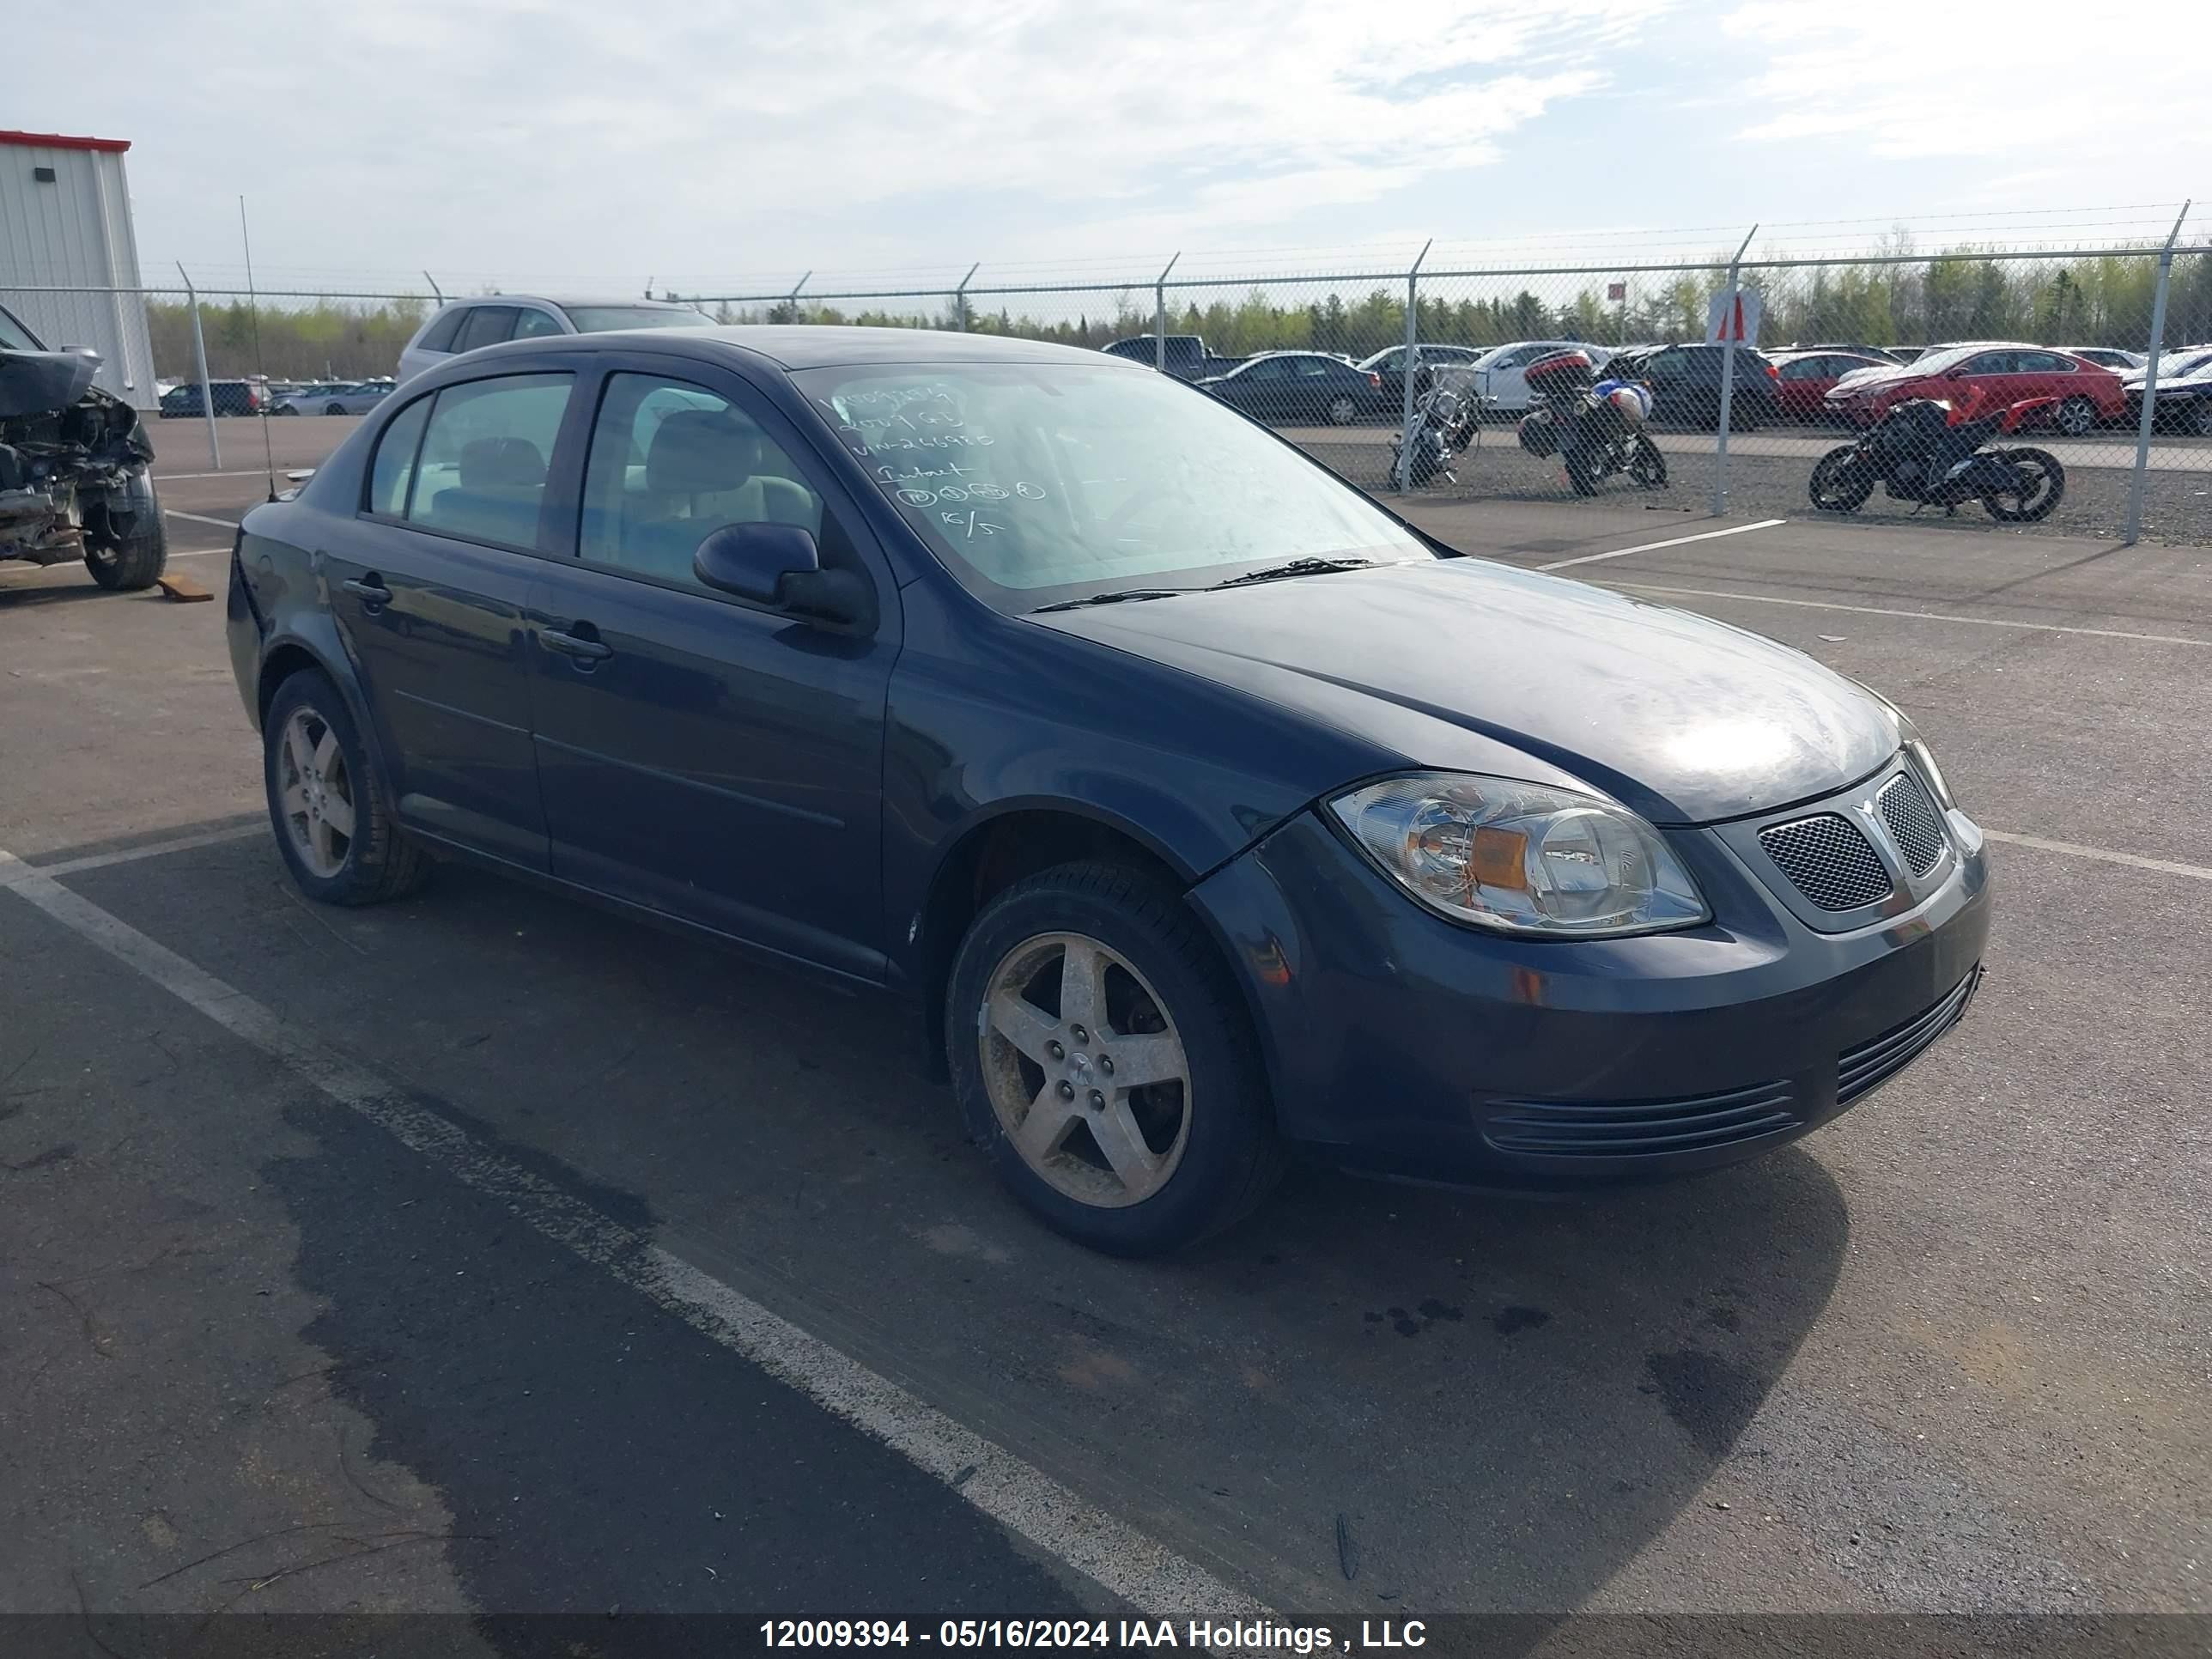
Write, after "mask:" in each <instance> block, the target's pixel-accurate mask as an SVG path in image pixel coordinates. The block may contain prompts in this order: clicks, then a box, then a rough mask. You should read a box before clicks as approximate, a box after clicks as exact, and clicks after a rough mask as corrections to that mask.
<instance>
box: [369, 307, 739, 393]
mask: <svg viewBox="0 0 2212 1659" xmlns="http://www.w3.org/2000/svg"><path fill="white" fill-rule="evenodd" d="M707 326H708V319H707V318H705V317H703V316H702V315H700V313H698V312H696V311H694V310H693V309H692V308H691V307H690V306H680V305H678V304H676V303H674V302H673V301H667V300H637V299H568V300H549V299H547V298H545V297H544V296H543V295H535V294H495V295H484V296H483V297H481V298H477V299H471V300H454V301H450V302H448V303H447V304H446V305H444V306H441V307H439V309H438V311H437V313H435V315H434V316H432V318H431V319H430V320H429V321H428V322H427V323H425V324H423V325H422V327H421V328H420V329H418V330H416V334H415V337H414V338H413V339H411V340H410V341H409V342H408V343H407V345H406V349H404V350H403V351H402V352H401V353H400V354H399V378H400V379H401V380H409V379H411V378H412V377H413V376H415V375H417V374H421V373H422V371H423V370H424V369H426V368H435V367H436V366H437V365H438V364H440V363H442V362H445V361H446V359H447V358H448V357H451V356H454V355H455V354H457V353H459V352H463V351H474V350H475V349H477V347H478V346H488V345H497V344H498V343H500V342H501V341H502V340H529V339H535V338H537V337H540V336H542V335H547V334H604V333H609V332H611V331H614V330H616V329H625V328H705V327H707Z"/></svg>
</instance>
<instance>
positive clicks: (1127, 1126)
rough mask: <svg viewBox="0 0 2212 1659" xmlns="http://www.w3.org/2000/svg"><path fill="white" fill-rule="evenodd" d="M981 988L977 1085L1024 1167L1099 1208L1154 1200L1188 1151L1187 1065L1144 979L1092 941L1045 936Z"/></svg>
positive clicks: (1013, 955)
mask: <svg viewBox="0 0 2212 1659" xmlns="http://www.w3.org/2000/svg"><path fill="white" fill-rule="evenodd" d="M988 983H989V989H988V991H987V994H986V995H985V998H984V1002H983V1006H982V1008H981V1011H980V1018H978V1020H977V1023H976V1025H977V1036H978V1040H979V1043H980V1047H981V1059H982V1075H983V1084H984V1087H985V1089H986V1091H987V1093H988V1094H989V1097H990V1101H991V1109H992V1110H993V1112H994V1114H995V1115H997V1117H998V1120H999V1126H1000V1128H1001V1129H1002V1130H1004V1131H1005V1133H1006V1138H1007V1139H1008V1140H1009V1141H1011V1142H1012V1145H1013V1147H1014V1150H1015V1151H1016V1152H1018V1154H1019V1155H1020V1157H1021V1158H1022V1161H1023V1162H1024V1164H1027V1165H1028V1166H1029V1167H1030V1170H1032V1171H1034V1172H1035V1173H1036V1175H1037V1176H1038V1177H1039V1178H1040V1179H1042V1180H1043V1181H1044V1182H1047V1183H1048V1185H1049V1186H1051V1187H1052V1188H1053V1189H1054V1191H1056V1192H1059V1193H1060V1194H1064V1195H1065V1196H1066V1197H1068V1198H1071V1199H1073V1200H1075V1201H1076V1202H1078V1203H1079V1204H1085V1205H1090V1206H1095V1207H1097V1208H1101V1209H1119V1208H1122V1207H1125V1206H1129V1205H1132V1204H1139V1203H1142V1202H1143V1201H1144V1200H1146V1199H1147V1198H1150V1197H1151V1196H1152V1194H1155V1193H1157V1192H1158V1191H1159V1190H1160V1188H1163V1187H1164V1186H1165V1185H1166V1184H1167V1182H1168V1181H1169V1178H1170V1176H1173V1175H1174V1174H1175V1172H1176V1166H1177V1165H1178V1164H1181V1162H1182V1155H1183V1150H1184V1148H1185V1147H1186V1146H1188V1144H1189V1139H1190V1113H1191V1087H1190V1060H1189V1058H1188V1055H1187V1054H1186V1053H1185V1052H1184V1048H1183V1043H1182V1036H1181V1035H1180V1033H1178V1032H1177V1030H1176V1025H1175V1022H1174V1020H1173V1019H1172V1018H1170V1015H1169V1013H1168V1011H1167V1009H1166V1006H1164V1004H1163V1003H1162V1002H1161V1000H1160V999H1159V997H1158V994H1156V993H1155V992H1154V991H1153V990H1152V987H1151V986H1150V985H1148V984H1147V983H1146V981H1145V978H1144V976H1143V975H1141V974H1139V972H1138V971H1137V970H1136V969H1135V968H1134V967H1133V965H1132V964H1131V963H1130V962H1129V961H1128V959H1127V957H1123V956H1122V955H1121V953H1120V952H1118V951H1115V950H1114V949H1113V948H1112V947H1111V946H1109V945H1104V944H1103V943H1101V942H1100V941H1099V940H1097V939H1092V938H1091V937H1090V936H1089V935H1087V934H1084V933H1045V934H1040V935H1038V936H1036V937H1035V938H1032V939H1025V940H1024V941H1023V942H1022V943H1021V944H1019V945H1016V946H1015V947H1014V948H1013V949H1012V950H1011V951H1007V952H1006V955H1005V956H1004V957H1001V958H1000V962H999V964H998V966H997V967H996V968H995V969H993V970H992V973H991V977H990V980H989V981H988Z"/></svg>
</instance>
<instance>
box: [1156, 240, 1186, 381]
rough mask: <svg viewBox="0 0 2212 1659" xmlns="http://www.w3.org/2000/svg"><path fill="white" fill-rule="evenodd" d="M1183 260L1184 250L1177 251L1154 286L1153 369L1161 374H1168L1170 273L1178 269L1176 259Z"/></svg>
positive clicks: (1178, 249) (1162, 270) (1162, 268)
mask: <svg viewBox="0 0 2212 1659" xmlns="http://www.w3.org/2000/svg"><path fill="white" fill-rule="evenodd" d="M1180 258H1182V249H1181V248H1177V249H1176V255H1175V259H1170V260H1169V261H1168V262H1167V264H1165V265H1164V266H1162V267H1161V269H1160V274H1159V277H1158V280H1157V281H1156V282H1154V283H1153V284H1152V368H1153V369H1154V370H1155V371H1157V372H1158V373H1159V374H1166V373H1167V372H1168V272H1169V271H1170V270H1174V269H1175V268H1176V259H1180Z"/></svg>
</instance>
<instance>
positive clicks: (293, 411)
mask: <svg viewBox="0 0 2212 1659" xmlns="http://www.w3.org/2000/svg"><path fill="white" fill-rule="evenodd" d="M275 412H276V414H279V415H297V414H298V413H299V412H300V410H299V406H298V405H297V404H277V405H276V410H275Z"/></svg>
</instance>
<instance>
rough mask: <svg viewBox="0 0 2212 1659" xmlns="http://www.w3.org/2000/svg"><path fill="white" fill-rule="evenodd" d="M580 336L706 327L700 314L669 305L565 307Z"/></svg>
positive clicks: (563, 308) (705, 321) (564, 309)
mask: <svg viewBox="0 0 2212 1659" xmlns="http://www.w3.org/2000/svg"><path fill="white" fill-rule="evenodd" d="M561 309H562V310H563V311H565V312H566V313H568V320H569V321H570V322H572V323H574V325H576V332H577V333H579V334H605V333H607V332H609V331H611V330H614V329H618V328H704V327H705V326H706V325H707V319H705V318H704V317H702V316H701V315H700V314H699V313H697V312H696V311H690V310H685V309H683V308H680V307H679V308H678V309H675V310H671V309H670V308H668V307H665V306H562V307H561Z"/></svg>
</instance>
